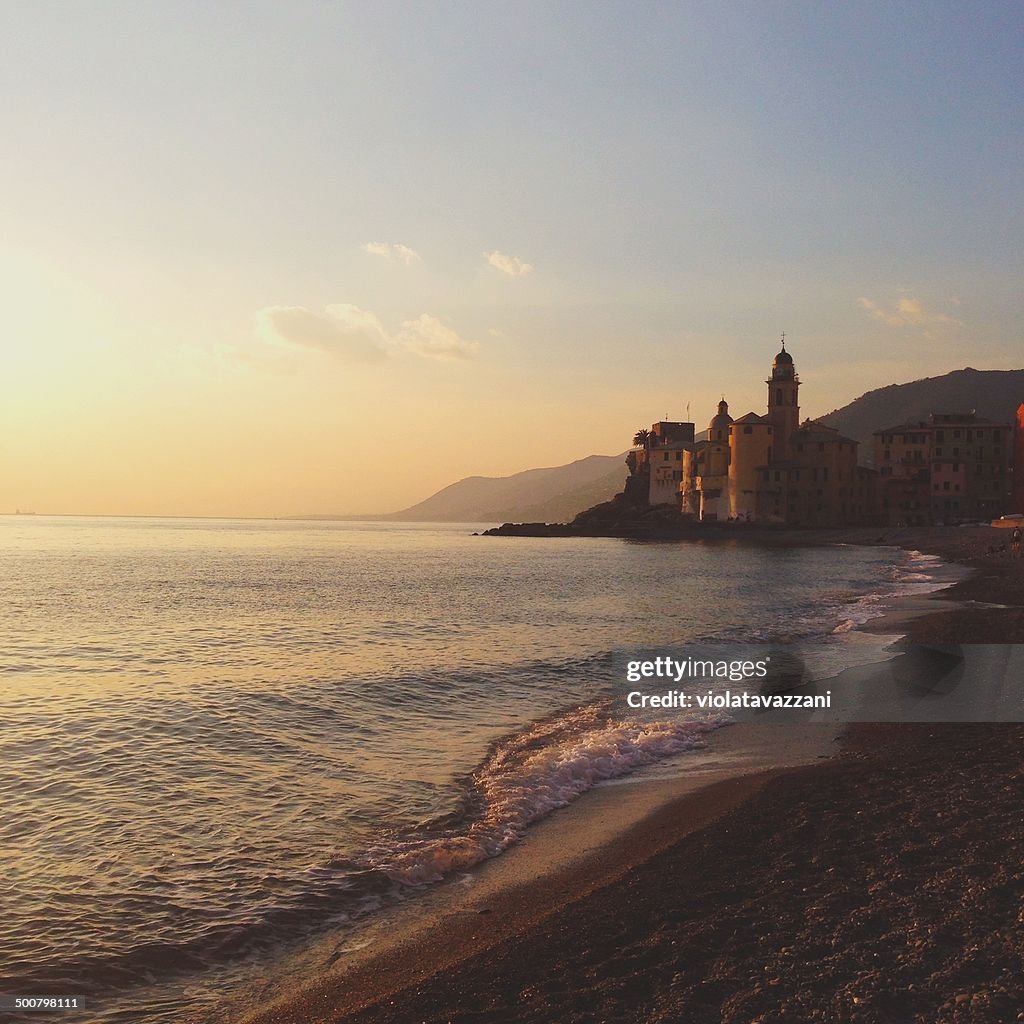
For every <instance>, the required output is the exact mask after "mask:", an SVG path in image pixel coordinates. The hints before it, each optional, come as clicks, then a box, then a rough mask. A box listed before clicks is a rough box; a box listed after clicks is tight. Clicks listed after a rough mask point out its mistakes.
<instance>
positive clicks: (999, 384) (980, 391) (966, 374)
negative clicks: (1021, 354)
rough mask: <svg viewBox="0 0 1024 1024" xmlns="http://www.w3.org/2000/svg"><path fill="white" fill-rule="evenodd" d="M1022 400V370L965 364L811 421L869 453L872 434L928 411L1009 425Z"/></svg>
mask: <svg viewBox="0 0 1024 1024" xmlns="http://www.w3.org/2000/svg"><path fill="white" fill-rule="evenodd" d="M1021 402H1024V370H975V369H973V368H972V367H970V366H968V367H966V368H965V369H963V370H954V371H953V372H952V373H946V374H943V375H942V376H941V377H925V378H923V379H922V380H915V381H911V382H910V383H909V384H890V385H889V386H888V387H884V388H877V389H876V390H874V391H869V392H868V393H867V394H865V395H861V397H860V398H858V399H856V400H855V401H853V402H850V404H849V405H844V406H843V407H842V408H841V409H835V410H833V411H832V412H830V413H829V414H828V415H827V416H818V417H816V418H817V419H819V420H820V421H821V422H822V423H826V424H828V426H830V427H836V428H837V429H838V430H839V431H841V432H842V433H844V434H846V435H847V436H848V437H852V438H855V439H856V440H858V441H860V443H861V446H862V448H861V451H862V453H863V454H864V455H865V456H870V453H871V445H872V440H871V434H872V432H873V431H875V430H881V429H882V428H883V427H891V426H895V425H896V424H898V423H904V422H906V421H908V420H909V421H914V420H925V419H927V418H928V416H929V415H930V414H931V413H933V412H970V411H971V410H972V409H973V410H974V411H975V412H976V413H977V414H978V415H979V416H984V417H986V418H987V419H991V420H999V421H1001V422H1013V420H1014V417H1015V412H1016V409H1017V406H1018V405H1020V403H1021Z"/></svg>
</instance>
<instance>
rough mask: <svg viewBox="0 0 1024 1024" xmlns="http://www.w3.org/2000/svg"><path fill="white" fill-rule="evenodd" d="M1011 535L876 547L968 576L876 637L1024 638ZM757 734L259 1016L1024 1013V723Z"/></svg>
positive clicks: (365, 1023)
mask: <svg viewBox="0 0 1024 1024" xmlns="http://www.w3.org/2000/svg"><path fill="white" fill-rule="evenodd" d="M995 532H996V531H973V530H944V531H921V530H915V531H902V534H903V536H901V537H899V538H886V540H885V541H882V542H890V543H900V544H902V545H904V546H908V547H914V548H917V549H918V550H921V551H929V552H932V553H936V554H939V555H942V556H944V557H946V558H956V559H957V560H959V561H962V562H964V563H965V564H968V565H970V566H971V567H972V568H974V569H975V573H974V575H972V576H971V577H969V578H967V579H965V580H963V581H961V582H960V583H958V584H956V585H955V586H954V587H952V588H951V589H950V590H947V591H944V592H942V593H941V594H939V595H936V597H935V598H933V599H931V600H928V601H925V602H918V604H923V606H924V607H922V608H913V609H910V608H909V607H905V608H904V609H902V610H901V611H899V612H897V616H903V617H902V619H898V618H897V619H891V620H890V621H889V622H888V623H887V624H886V625H885V626H881V625H879V626H878V628H883V629H885V631H888V630H889V629H891V628H894V627H896V626H898V627H899V629H900V630H901V631H902V630H904V629H905V630H906V631H907V632H908V634H909V637H910V638H911V639H912V640H914V641H916V642H922V643H935V642H942V643H969V642H990V643H991V642H999V643H1009V642H1014V643H1017V642H1022V640H1024V566H1022V563H1020V562H1017V563H1011V562H1009V560H1008V558H1007V557H1006V556H1005V554H1002V555H1001V554H1000V553H998V552H997V553H993V554H989V553H988V547H989V546H991V545H992V539H991V536H992V534H993V533H995ZM832 536H833V537H834V534H833V535H832ZM878 537H879V535H878V532H874V536H873V537H872V538H870V539H868V538H864V539H863V540H862V539H860V538H859V537H858V538H853V537H844V538H842V539H844V540H846V542H851V543H857V542H861V543H865V542H871V540H876V542H877V538H878ZM836 539H839V538H836ZM998 539H1001V538H998ZM823 542H824V541H823ZM931 608H934V609H939V610H936V611H929V609H931ZM922 612H927V614H924V615H923V616H922V617H915V616H916V615H921V613H922ZM743 728H744V727H740V726H737V727H733V728H730V729H725V730H721V731H720V732H719V733H715V734H713V742H712V745H711V747H710V749H709V751H708V752H707V753H706V754H704V755H698V757H697V758H696V760H694V756H693V755H690V756H689V759H688V761H687V768H688V769H691V768H692V769H693V770H688V771H687V774H686V776H681V777H678V778H674V779H673V778H668V779H659V780H657V781H647V782H644V781H639V782H632V783H629V784H620V785H616V786H607V787H601V788H599V789H598V790H595V791H593V792H592V793H590V794H587V795H586V796H585V797H584V798H582V799H581V800H580V801H578V802H577V803H576V804H574V805H573V806H572V807H570V808H568V809H567V810H566V811H563V812H560V813H559V814H558V815H555V816H553V817H552V818H550V819H548V821H546V822H544V823H542V824H541V825H540V826H539V827H538V828H536V829H535V830H533V831H532V832H531V833H530V835H529V836H528V837H527V838H526V839H525V840H524V841H523V842H522V843H521V844H520V845H519V846H518V847H515V848H513V850H511V851H510V852H509V853H507V854H506V855H505V856H503V857H501V858H499V859H498V860H496V861H494V862H491V863H490V864H488V865H486V866H485V867H484V869H483V870H482V871H480V872H478V873H476V874H475V875H474V876H473V880H472V882H471V883H470V884H464V885H462V886H461V887H459V886H453V885H449V886H442V887H439V889H438V890H437V891H436V892H435V893H432V894H430V895H429V896H428V897H427V900H432V901H433V905H432V906H429V905H428V906H424V905H423V904H421V905H420V907H419V908H417V910H418V912H417V914H415V915H408V916H406V917H404V918H403V916H402V915H397V916H395V917H394V918H392V919H390V920H388V921H385V922H383V923H382V924H381V925H378V932H377V941H376V942H375V943H374V944H373V945H371V946H369V947H368V948H366V949H364V950H363V951H361V952H360V953H358V954H354V955H350V956H344V957H341V958H339V959H337V960H335V961H334V962H333V963H332V964H331V965H330V966H328V965H326V964H324V965H323V967H322V969H320V970H318V971H317V972H315V976H312V977H310V979H309V983H308V985H306V986H304V987H300V988H299V989H298V990H297V991H291V992H289V993H288V994H287V996H286V997H285V998H284V999H282V1000H281V1001H280V1002H279V1003H278V1004H276V1005H271V1006H265V1007H263V1008H262V1009H261V1010H260V1011H259V1012H257V1013H255V1014H254V1015H251V1016H250V1017H248V1018H246V1019H247V1020H250V1021H253V1022H256V1021H261V1022H280V1024H283V1022H296V1024H297V1022H300V1021H301V1022H317V1021H336V1022H341V1021H345V1022H352V1024H356V1022H358V1024H384V1022H387V1024H404V1022H418V1021H429V1022H435V1021H436V1022H445V1021H457V1022H470V1021H472V1022H477V1024H482V1022H495V1024H497V1022H523V1024H528V1022H538V1024H542V1022H549V1021H552V1022H553V1021H558V1022H562V1021H566V1022H575V1021H579V1022H583V1021H587V1022H590V1021H623V1022H625V1021H629V1022H634V1021H649V1022H669V1021H672V1022H686V1024H705V1022H707V1024H717V1022H721V1024H740V1022H743V1024H754V1022H756V1024H770V1022H776V1021H778V1022H782V1021H792V1022H812V1021H813V1022H817V1021H821V1022H826V1021H827V1022H851V1024H852V1022H870V1024H902V1022H904V1021H906V1022H910V1021H913V1022H915V1024H925V1022H928V1024H933V1022H950V1024H955V1022H966V1021H979V1022H980V1021H984V1022H992V1024H996V1022H998V1024H1003V1022H1009V1021H1017V1020H1024V1015H1022V1016H1020V1017H1018V1014H1024V969H1022V966H1021V965H1022V963H1024V918H1022V917H1021V912H1020V908H1021V906H1022V905H1024V824H1022V816H1021V797H1022V794H1024V726H1021V725H1017V724H1013V725H861V726H854V727H851V728H850V729H849V730H848V731H847V732H846V734H845V736H844V738H843V743H842V750H841V752H840V753H839V754H838V756H835V757H832V758H830V759H828V760H823V755H825V754H826V753H827V752H830V751H833V750H835V749H836V748H837V747H838V746H839V744H837V743H836V742H834V739H835V733H834V732H833V731H831V730H830V729H829V728H828V727H817V729H818V731H817V732H816V733H815V734H813V735H811V734H810V733H809V732H808V730H806V729H801V727H794V730H793V731H791V734H790V736H789V738H788V740H786V741H785V742H784V741H783V740H782V739H781V734H780V732H779V731H778V728H779V727H773V728H772V729H771V730H770V733H769V734H766V738H765V740H764V742H765V743H766V744H767V745H768V746H770V747H772V748H773V749H772V750H771V751H769V750H768V749H767V748H766V749H762V750H761V751H756V752H752V753H751V756H750V758H749V760H748V761H747V765H746V767H747V769H749V773H748V774H745V775H740V776H738V777H737V775H736V771H737V770H740V771H742V770H743V766H742V765H741V766H737V765H736V764H735V763H734V762H733V760H732V759H731V758H730V757H729V756H728V752H727V749H726V748H727V746H728V745H729V744H736V745H737V749H738V748H740V747H743V746H744V745H746V746H747V748H748V749H749V741H750V737H749V736H744V735H743V733H742V732H741V731H740V730H742V729H743ZM801 731H802V732H803V733H804V734H805V735H803V737H802V738H801V737H800V736H798V733H799V732H801ZM730 734H731V735H730ZM715 739H717V740H718V743H719V744H722V746H716V744H715V743H714V740H715ZM787 743H789V744H790V746H789V747H788V748H787V747H786V744H787ZM769 754H771V755H772V756H770V757H769ZM765 757H768V760H764V758H765ZM807 762H812V763H811V764H810V765H808V764H807ZM759 764H760V765H764V764H771V765H773V766H774V767H772V768H770V769H768V770H763V769H762V770H758V765H759ZM800 764H803V767H792V766H793V765H800Z"/></svg>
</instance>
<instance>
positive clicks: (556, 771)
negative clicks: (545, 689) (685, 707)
mask: <svg viewBox="0 0 1024 1024" xmlns="http://www.w3.org/2000/svg"><path fill="white" fill-rule="evenodd" d="M604 718H605V709H602V708H600V707H586V708H580V709H577V710H576V711H573V712H570V713H569V714H568V715H566V716H563V717H561V718H559V719H557V720H555V721H550V722H545V723H540V724H538V725H536V726H534V727H532V728H531V729H529V730H527V731H525V732H523V733H520V734H518V735H516V736H514V737H511V738H510V739H509V740H507V741H506V742H505V743H503V744H502V745H500V746H499V747H498V748H497V749H496V750H495V751H494V753H493V754H492V756H491V757H490V758H488V760H487V761H486V762H485V763H484V764H483V766H482V767H481V768H480V769H479V771H478V772H477V773H476V774H475V776H474V777H473V780H472V782H473V786H474V788H475V790H476V791H477V793H478V794H479V795H480V796H481V797H482V799H483V802H484V810H483V813H482V815H481V816H480V817H479V818H478V819H477V820H476V821H474V822H473V823H472V824H470V825H469V826H468V828H466V829H465V830H464V831H462V832H460V833H458V834H447V835H442V836H435V837H429V838H418V839H414V840H411V841H406V842H403V843H399V844H397V845H396V846H393V847H392V848H391V849H390V850H388V851H387V852H383V851H382V852H380V853H378V854H377V855H376V856H375V857H374V858H373V859H374V862H375V866H377V867H379V868H381V869H382V870H383V871H385V872H386V873H387V874H388V875H389V876H390V877H391V878H393V879H394V880H396V881H399V882H402V883H404V884H407V885H422V884H424V883H427V882H434V881H437V880H439V879H441V878H443V877H444V876H445V875H448V874H450V873H451V872H453V871H458V870H465V869H467V868H470V867H472V866H473V865H475V864H478V863H480V862H481V861H483V860H486V859H487V858H489V857H494V856H497V855H498V854H499V853H501V852H502V851H503V850H505V849H506V848H507V847H509V846H510V845H511V844H512V843H514V842H515V841H516V840H517V839H518V838H519V837H520V836H521V835H522V834H523V832H524V831H525V829H526V828H527V827H528V826H529V825H531V824H532V823H533V822H536V821H538V820H539V819H540V818H543V817H545V816H546V815H547V814H550V813H551V811H553V810H556V809H557V808H559V807H564V806H566V804H569V803H571V802H572V801H573V800H575V799H576V798H577V797H578V796H580V795H581V794H582V793H584V792H586V791H587V790H588V789H591V788H592V787H593V786H595V785H597V784H598V783H599V782H603V781H605V780H607V779H614V778H618V777H620V776H623V775H627V774H628V773H630V772H632V771H634V770H635V769H637V768H639V767H640V766H642V765H647V764H651V763H653V762H655V761H658V760H661V759H662V758H666V757H670V756H671V755H673V754H677V753H680V752H682V751H685V750H693V749H695V748H697V747H702V746H704V739H703V737H704V735H705V734H706V733H708V732H710V731H712V730H714V729H717V728H719V727H720V726H722V725H725V724H727V723H728V721H729V720H728V719H727V718H720V719H715V720H711V721H703V722H682V721H678V720H677V721H654V722H636V721H626V722H608V721H605V720H604Z"/></svg>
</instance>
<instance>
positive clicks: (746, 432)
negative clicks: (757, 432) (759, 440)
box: [743, 427, 754, 434]
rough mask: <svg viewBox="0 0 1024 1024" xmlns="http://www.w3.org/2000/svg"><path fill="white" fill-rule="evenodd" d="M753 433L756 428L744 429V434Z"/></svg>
mask: <svg viewBox="0 0 1024 1024" xmlns="http://www.w3.org/2000/svg"><path fill="white" fill-rule="evenodd" d="M753 432H754V428H753V427H744V428H743V433H744V434H752V433H753Z"/></svg>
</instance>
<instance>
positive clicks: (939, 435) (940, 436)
mask: <svg viewBox="0 0 1024 1024" xmlns="http://www.w3.org/2000/svg"><path fill="white" fill-rule="evenodd" d="M935 440H936V442H937V443H938V444H942V442H943V441H945V440H946V432H945V431H944V430H936V431H935Z"/></svg>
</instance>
